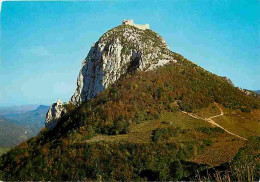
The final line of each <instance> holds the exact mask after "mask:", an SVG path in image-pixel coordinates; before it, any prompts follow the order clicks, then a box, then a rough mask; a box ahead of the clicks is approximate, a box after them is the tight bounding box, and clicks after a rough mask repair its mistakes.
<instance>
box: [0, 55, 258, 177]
mask: <svg viewBox="0 0 260 182" xmlns="http://www.w3.org/2000/svg"><path fill="white" fill-rule="evenodd" d="M174 57H175V59H176V60H177V63H171V64H169V65H167V66H163V67H160V68H158V69H156V70H153V71H147V72H139V71H135V72H132V73H130V74H128V75H125V76H124V77H123V78H122V79H120V80H119V81H118V82H117V83H116V84H114V85H112V86H110V87H109V88H108V89H106V90H105V91H103V92H102V93H100V94H99V95H98V96H97V97H96V98H94V99H92V100H90V101H89V102H86V103H83V104H82V105H80V106H74V105H67V106H66V107H67V110H68V113H67V114H66V116H64V117H63V118H61V119H60V120H59V121H58V124H57V125H56V127H54V128H53V130H47V129H43V130H42V131H41V133H40V134H39V135H38V136H37V137H34V138H32V139H30V140H28V141H26V142H24V143H22V144H21V145H19V146H17V147H15V148H14V149H12V150H11V151H10V152H8V153H7V154H6V155H3V156H2V157H1V161H0V162H1V164H0V179H2V180H18V179H23V180H68V179H70V180H93V179H99V180H100V179H104V180H111V179H115V180H180V179H185V178H188V177H189V176H193V175H194V174H195V173H196V172H197V171H203V170H205V169H206V168H208V166H207V165H202V164H200V165H199V164H196V163H192V162H187V161H188V159H190V158H191V157H192V156H193V155H194V151H195V148H196V152H199V151H200V150H201V149H202V148H203V147H204V146H207V145H211V142H210V141H205V142H204V143H203V144H198V143H185V142H184V143H182V144H179V143H175V142H174V141H171V142H169V140H168V139H169V138H174V137H176V136H178V134H179V133H181V132H188V131H184V130H182V129H180V128H174V127H173V128H168V129H164V128H159V129H157V130H154V131H153V132H152V136H151V139H150V140H149V141H147V143H141V144H138V143H128V142H123V141H122V142H121V143H113V142H111V143H109V142H107V143H106V142H97V143H86V142H81V143H79V142H76V140H75V141H71V140H69V139H68V138H70V139H71V138H73V136H76V135H77V136H80V137H81V139H82V140H88V139H90V138H92V137H93V136H95V135H97V134H103V135H118V134H125V133H128V132H129V126H130V125H131V124H133V123H136V124H138V123H141V122H143V121H146V120H153V119H158V118H160V115H161V114H162V113H164V112H176V111H178V110H184V111H187V112H192V111H193V110H195V109H200V108H203V107H208V106H209V105H210V104H211V103H213V102H217V103H220V104H222V105H223V106H224V107H226V108H230V109H233V110H241V111H243V112H250V111H251V110H253V109H257V108H260V100H259V99H258V98H256V97H254V96H253V95H246V94H245V93H244V92H242V91H240V90H239V89H237V88H235V87H233V86H232V85H230V84H229V83H228V82H227V81H226V80H224V79H223V78H222V77H219V76H216V75H214V74H212V73H209V72H208V71H206V70H204V69H202V68H200V67H199V66H197V65H195V64H193V63H192V62H190V61H188V60H186V59H185V58H184V57H182V56H181V55H178V54H176V53H174ZM200 131H201V132H204V133H209V134H212V133H218V132H219V133H222V132H223V131H222V130H221V129H212V130H210V129H205V128H200ZM252 141H259V138H257V139H252ZM258 146H259V145H258ZM238 155H241V156H242V155H244V154H243V152H242V154H238ZM238 158H239V157H237V159H236V160H237V161H239V160H240V159H238ZM234 164H235V162H234ZM257 169H259V166H258V168H257V167H255V168H254V170H257ZM254 174H255V175H257V174H256V172H255V173H254ZM231 178H232V176H231ZM234 179H235V176H234Z"/></svg>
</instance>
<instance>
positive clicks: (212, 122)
mask: <svg viewBox="0 0 260 182" xmlns="http://www.w3.org/2000/svg"><path fill="white" fill-rule="evenodd" d="M214 104H215V105H216V106H217V107H218V109H219V110H220V114H218V115H215V116H211V117H209V118H201V117H199V116H197V115H196V114H193V113H189V112H186V111H181V112H182V113H184V114H187V115H189V116H190V117H193V118H195V119H202V120H204V121H207V122H209V123H211V124H212V125H214V126H217V127H219V128H221V129H223V130H224V131H225V132H227V133H229V134H230V135H233V136H236V137H238V138H240V139H242V140H247V139H246V138H244V137H241V136H239V135H237V134H235V133H232V132H230V131H228V130H227V129H225V128H223V127H222V126H220V125H219V124H217V123H216V122H215V121H213V120H212V119H213V118H216V117H219V116H223V115H224V112H223V110H222V109H221V107H219V106H218V104H217V103H214Z"/></svg>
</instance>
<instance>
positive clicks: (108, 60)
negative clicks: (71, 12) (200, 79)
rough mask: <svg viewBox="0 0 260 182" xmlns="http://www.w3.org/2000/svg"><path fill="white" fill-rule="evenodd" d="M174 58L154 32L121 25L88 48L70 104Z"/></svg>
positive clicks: (86, 98) (83, 99)
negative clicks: (127, 74) (128, 76)
mask: <svg viewBox="0 0 260 182" xmlns="http://www.w3.org/2000/svg"><path fill="white" fill-rule="evenodd" d="M169 61H174V60H173V59H172V57H171V51H169V49H168V46H167V44H166V42H165V41H164V39H163V38H162V37H161V36H159V35H158V34H156V33H155V32H153V31H151V30H149V29H147V30H142V29H138V28H136V27H133V26H130V25H121V26H118V27H116V28H113V29H112V30H109V31H108V32H107V33H105V34H104V35H103V36H102V37H101V38H100V39H99V40H98V41H97V42H96V43H95V44H94V45H93V46H92V48H91V49H90V51H89V53H88V56H87V57H86V59H85V60H84V61H83V64H82V68H81V71H80V73H79V76H78V79H77V89H76V91H75V93H74V95H73V96H72V97H71V102H72V103H81V102H84V101H86V100H89V99H91V98H93V97H94V96H95V95H97V94H98V93H99V92H101V91H103V90H104V89H106V88H107V87H108V86H109V85H111V84H113V83H114V82H115V81H116V80H118V79H119V78H120V77H121V76H122V75H124V74H126V73H128V72H131V71H134V70H142V71H145V70H148V69H149V68H154V67H156V65H157V64H158V65H163V64H166V63H168V62H169Z"/></svg>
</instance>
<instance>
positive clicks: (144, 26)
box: [122, 20, 150, 30]
mask: <svg viewBox="0 0 260 182" xmlns="http://www.w3.org/2000/svg"><path fill="white" fill-rule="evenodd" d="M122 24H123V25H131V26H134V27H136V28H139V29H141V30H146V29H150V27H149V24H145V25H138V24H134V20H123V22H122Z"/></svg>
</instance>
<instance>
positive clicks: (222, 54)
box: [0, 0, 260, 106]
mask: <svg viewBox="0 0 260 182" xmlns="http://www.w3.org/2000/svg"><path fill="white" fill-rule="evenodd" d="M259 10H260V6H259V1H257V0H250V1H248V0H236V1H231V0H212V1H204V0H194V1H193V0H168V1H163V0H162V1H151V0H149V1H148V0H147V1H144V0H143V1H137V0H131V1H130V0H125V1H116V0H114V1H80V2H75V1H65V2H64V1H63V2H59V1H54V2H32V1H31V2H26V1H20V2H19V1H18V2H15V1H9V2H8V1H6V2H3V4H2V12H1V62H0V106H11V105H26V104H46V105H50V104H52V103H53V102H55V101H56V100H57V98H61V99H62V100H63V101H67V100H69V99H70V97H71V95H72V94H73V92H74V90H75V88H76V79H77V75H78V73H79V70H80V68H81V63H82V61H83V59H84V58H85V57H86V56H87V53H88V51H89V49H90V46H91V45H92V44H93V43H94V42H95V41H97V40H98V39H99V37H100V36H101V35H102V34H103V33H105V32H106V31H107V30H109V29H111V28H113V27H115V26H117V25H119V24H121V22H122V20H123V19H134V21H135V22H136V23H138V24H145V23H149V24H150V27H151V29H152V30H154V31H155V32H158V33H159V34H160V35H162V36H163V37H164V38H165V40H166V42H167V44H168V45H169V47H170V49H171V50H172V51H174V52H177V53H180V54H182V55H183V56H184V57H186V58H188V59H190V60H191V61H193V62H194V63H196V64H198V65H199V66H201V67H203V68H205V69H207V70H209V71H211V72H213V73H215V74H218V75H221V76H227V77H229V78H230V79H231V80H232V81H233V82H234V84H235V85H236V86H239V87H242V88H247V89H252V90H257V89H260V55H259V52H260V47H259V42H260V41H259V40H260V39H259V17H260V16H259V12H260V11H259Z"/></svg>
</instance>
